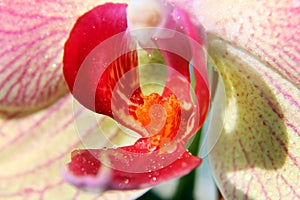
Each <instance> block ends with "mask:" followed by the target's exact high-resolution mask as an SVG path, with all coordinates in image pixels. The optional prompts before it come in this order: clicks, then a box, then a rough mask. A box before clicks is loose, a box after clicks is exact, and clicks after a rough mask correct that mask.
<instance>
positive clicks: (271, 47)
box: [248, 16, 297, 76]
mask: <svg viewBox="0 0 300 200" xmlns="http://www.w3.org/2000/svg"><path fill="white" fill-rule="evenodd" d="M248 19H249V22H250V24H254V23H253V20H252V17H251V16H249V17H248ZM262 28H263V29H265V30H269V27H265V26H262ZM275 29H276V27H273V30H275ZM261 38H263V37H261ZM256 39H257V41H260V42H261V44H263V45H264V46H266V44H268V43H266V42H265V41H261V40H259V39H258V38H256ZM286 40H289V39H288V38H286ZM249 43H250V44H251V42H250V41H249ZM258 44H259V42H257V43H256V46H257V47H258V48H259V49H260V50H261V52H263V54H264V55H267V56H268V57H270V58H273V56H270V54H268V53H267V52H266V51H265V50H264V49H265V48H260V47H259V45H258ZM276 48H277V46H274V45H270V49H276ZM274 59H276V58H274ZM283 61H284V60H283ZM284 62H285V61H284ZM274 63H277V62H274ZM285 63H287V62H285ZM287 65H288V66H289V67H290V68H291V69H292V71H293V72H295V71H297V70H296V69H295V68H294V66H292V65H289V64H288V63H287ZM277 67H278V68H280V66H279V64H277ZM280 69H281V70H282V71H284V73H286V74H287V75H288V76H291V75H292V74H290V72H289V71H288V70H286V69H285V68H280Z"/></svg>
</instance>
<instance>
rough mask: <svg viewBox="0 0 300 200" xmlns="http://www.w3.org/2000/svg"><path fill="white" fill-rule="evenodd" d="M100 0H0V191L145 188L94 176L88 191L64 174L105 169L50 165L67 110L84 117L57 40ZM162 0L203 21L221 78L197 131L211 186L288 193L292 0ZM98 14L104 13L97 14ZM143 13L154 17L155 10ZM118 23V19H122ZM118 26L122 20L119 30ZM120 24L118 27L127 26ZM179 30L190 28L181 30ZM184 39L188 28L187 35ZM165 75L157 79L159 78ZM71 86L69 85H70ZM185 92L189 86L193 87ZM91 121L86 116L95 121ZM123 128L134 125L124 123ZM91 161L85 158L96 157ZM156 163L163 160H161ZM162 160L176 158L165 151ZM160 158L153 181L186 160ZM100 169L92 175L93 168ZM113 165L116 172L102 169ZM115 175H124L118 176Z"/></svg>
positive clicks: (37, 194)
mask: <svg viewBox="0 0 300 200" xmlns="http://www.w3.org/2000/svg"><path fill="white" fill-rule="evenodd" d="M132 2H134V1H132ZM105 3H107V2H105V1H93V0H88V1H77V2H73V1H59V0H57V1H47V2H46V1H45V2H40V1H34V2H30V1H18V0H13V1H6V0H4V1H2V2H1V3H0V9H1V12H0V17H1V22H0V24H1V26H0V35H1V37H0V43H1V44H3V45H2V46H3V47H4V48H2V49H1V50H0V55H1V57H0V63H1V64H0V71H1V73H0V74H1V92H0V98H1V101H0V110H1V119H0V120H1V121H0V126H1V129H0V130H1V131H0V134H1V137H2V139H1V140H0V141H1V143H0V147H1V151H0V152H1V153H0V155H1V156H0V160H1V167H0V169H1V172H0V177H1V185H0V186H1V187H0V191H1V192H0V197H1V198H4V199H16V198H21V199H25V198H27V199H34V198H40V199H54V198H59V199H112V198H116V199H117V198H118V199H133V198H136V197H138V196H140V195H141V194H143V193H144V192H145V191H146V189H144V188H145V187H152V186H153V185H154V184H145V185H144V187H139V186H140V185H139V184H140V183H137V185H135V187H132V188H125V189H130V190H121V189H124V188H118V187H117V185H115V186H114V185H113V186H110V187H107V188H102V189H108V190H107V191H104V192H103V193H100V194H99V193H97V194H95V193H90V192H86V191H84V190H82V189H80V188H77V187H73V186H71V185H70V184H69V183H67V182H66V181H65V179H66V180H68V181H69V182H71V183H73V184H75V185H76V183H80V184H81V186H82V184H83V186H84V187H85V188H86V189H93V190H94V189H95V188H94V187H92V186H93V185H92V184H96V186H97V187H99V186H101V185H105V186H107V183H102V182H101V181H102V180H105V177H104V179H97V181H98V182H97V181H95V179H90V178H89V177H88V178H86V179H85V180H83V181H82V180H81V179H79V180H78V179H77V178H76V176H75V177H74V176H67V177H66V176H65V179H63V177H62V176H61V169H64V166H65V164H66V163H68V162H69V161H68V157H67V155H68V154H69V152H71V151H73V150H74V149H80V148H83V147H84V146H82V144H81V142H82V141H80V140H79V137H78V134H77V130H76V127H75V126H74V124H75V123H74V121H76V120H77V122H78V121H80V122H82V124H83V125H84V124H85V123H83V122H87V121H88V119H89V118H88V117H86V116H83V115H82V112H81V108H79V109H78V110H76V109H75V111H74V108H73V107H72V105H73V104H74V100H73V98H72V95H71V94H69V93H68V89H67V88H66V87H65V82H64V78H63V74H62V72H61V69H62V61H63V54H64V46H65V43H66V41H67V40H68V38H69V40H68V41H70V36H72V30H74V29H72V28H73V26H74V25H75V23H78V24H79V23H80V22H79V19H83V18H82V17H84V16H86V15H84V13H87V12H88V11H90V12H92V11H91V10H93V9H96V6H99V5H102V4H105ZM118 3H122V5H124V3H128V2H127V1H123V2H121V1H118ZM172 3H175V5H176V8H179V9H178V10H179V11H184V12H182V13H183V14H184V13H186V14H187V15H186V16H190V17H191V18H188V19H192V20H190V21H189V20H188V21H184V22H190V23H191V24H192V27H198V28H199V27H201V25H200V24H202V26H203V27H204V30H205V32H206V33H207V52H208V58H209V60H210V63H211V64H212V65H213V67H214V69H215V70H216V71H217V72H218V73H219V74H220V77H221V78H222V81H221V82H223V84H224V87H225V94H226V95H224V96H222V95H215V97H214V99H213V102H212V105H213V106H212V109H211V116H212V117H211V118H212V120H211V125H210V127H209V129H208V133H207V134H208V137H209V139H208V143H211V144H209V145H210V146H213V148H212V150H211V152H209V154H208V155H209V160H210V164H211V167H212V170H213V173H214V177H215V180H216V183H217V185H218V188H219V189H220V191H221V193H222V194H223V196H224V197H225V198H226V199H299V198H300V191H299V188H300V185H299V183H298V179H299V177H300V169H299V162H298V159H299V158H298V156H297V155H298V154H299V146H300V144H299V139H298V138H299V134H300V133H299V129H300V124H299V117H298V112H299V107H300V106H299V103H300V96H299V94H300V93H299V84H300V81H299V78H298V77H299V74H300V71H299V69H298V64H299V63H300V57H299V55H300V54H299V48H298V43H299V42H300V38H299V25H300V23H299V18H300V3H299V2H298V1H285V0H284V1H281V2H272V1H270V2H259V1H257V2H256V1H243V2H236V1H230V0H228V1H223V2H221V3H220V2H217V1H214V0H213V1H206V0H203V1H189V2H180V1H178V2H173V1H172V2H171V4H172ZM150 4H151V3H150ZM172 5H173V4H172ZM135 6H138V5H135ZM131 8H133V9H134V8H135V7H134V6H133V7H131ZM154 8H155V7H154ZM158 10H159V12H158V14H159V15H158V16H164V12H166V13H168V11H166V10H160V9H158ZM154 11H157V10H156V9H154ZM116 13H117V12H116ZM130 13H131V14H132V15H133V16H130V15H128V17H129V18H131V17H133V18H135V17H136V16H134V15H135V12H130ZM155 14H157V13H155ZM117 16H120V15H117V14H116V16H115V17H117ZM184 16H185V15H180V17H184ZM123 17H124V15H123ZM131 19H132V18H131ZM174 19H175V18H174ZM77 20H78V21H77ZM99 20H104V21H105V20H107V18H100V19H99ZM141 20H142V19H141ZM88 21H89V20H88ZM142 21H143V20H142ZM158 21H159V20H158ZM131 22H132V21H131ZM137 22H139V20H138V19H137ZM108 23H110V22H108ZM149 23H150V25H156V26H157V25H159V23H157V21H155V20H154V21H151V22H149ZM178 24H180V22H178V23H177V25H178ZM129 25H130V24H129ZM131 25H140V24H134V23H133V24H131ZM148 25H149V24H148ZM123 26H125V24H123ZM75 27H76V26H75ZM83 27H84V26H83ZM123 28H124V29H126V26H125V27H123ZM168 28H171V30H174V29H175V28H174V27H168ZM120 29H121V28H120ZM176 30H177V29H176ZM179 30H180V25H179ZM197 30H198V29H197ZM107 31H108V32H109V33H108V34H112V33H110V31H112V30H107ZM122 31H123V29H122V30H119V32H122ZM125 33H126V32H125ZM167 33H169V32H167ZM185 33H186V32H185ZM189 33H191V32H189ZM194 33H195V32H194ZM197 33H199V32H197ZM200 33H201V31H200ZM83 34H84V33H83ZM156 34H157V37H158V38H159V37H161V38H162V39H166V38H167V37H172V36H170V35H169V34H166V35H165V34H164V32H158V33H156ZM123 36H125V37H123V38H130V37H129V36H128V35H123ZM131 36H132V35H131ZM133 36H134V35H133ZM136 36H141V37H142V39H145V37H146V38H147V33H146V34H145V35H143V34H137V35H136ZM189 36H190V37H192V38H193V37H194V36H193V34H190V35H189ZM197 36H198V37H199V38H200V39H199V38H198V39H199V40H198V42H199V41H203V37H202V35H201V34H200V35H199V34H198V35H197ZM200 36H201V37H200ZM194 39H196V40H197V37H196V38H194ZM136 40H137V41H140V38H139V37H136ZM76 41H78V42H79V43H80V38H78V39H74V40H73V41H72V42H71V45H74V43H75V42H76ZM143 41H144V40H143ZM146 41H147V42H146V43H141V42H138V45H139V46H140V49H141V51H142V50H143V48H145V47H148V45H149V46H150V47H152V48H153V46H152V45H153V44H152V43H151V42H150V40H146ZM66 44H67V43H66ZM155 45H157V44H155ZM66 46H67V45H66ZM75 46H76V45H75ZM158 46H159V45H158ZM175 46H176V45H175ZM123 47H124V49H125V50H126V49H127V48H130V49H131V50H135V49H132V46H131V43H130V41H128V43H125V44H124V46H123ZM160 47H161V46H160ZM174 48H176V47H174ZM66 51H67V50H66ZM127 52H132V51H127ZM139 53H140V52H139ZM164 53H165V54H164ZM161 54H162V57H164V56H165V58H168V59H169V60H168V59H166V60H165V62H169V63H170V62H172V60H177V59H178V58H176V56H175V57H174V56H173V55H170V54H169V55H168V56H167V57H166V54H167V52H162V53H161ZM129 56H132V57H131V58H133V59H134V58H135V56H136V55H135V54H134V53H133V54H130V55H129ZM157 56H158V57H159V58H161V57H160V56H161V55H157ZM76 58H77V57H76ZM196 58H197V57H196ZM74 59H75V58H74ZM121 61H122V60H121ZM193 61H194V60H193ZM195 62H196V60H195V61H194V62H193V64H194V65H195V66H197V64H196V63H195ZM183 63H184V62H183ZM130 64H132V63H129V67H130ZM170 65H171V66H172V64H170ZM181 74H184V72H182V73H181ZM135 75H136V71H134V70H133V75H132V76H135ZM204 77H205V75H204ZM131 78H132V77H131ZM204 79H205V78H204ZM186 80H188V78H186ZM196 80H197V79H196ZM67 82H68V80H67ZM68 83H69V82H68ZM79 83H80V81H79ZM81 83H82V82H81ZM165 84H166V85H168V81H166V83H165ZM170 85H172V84H170ZM79 86H80V84H79ZM69 87H70V85H69ZM121 89H122V87H121V88H120V90H121ZM196 89H197V87H196ZM71 91H72V92H73V95H74V96H75V97H76V93H74V91H73V90H71ZM196 91H197V90H195V93H196ZM195 96H196V97H197V93H196V95H195ZM77 98H78V97H77ZM82 98H83V99H80V97H79V98H78V99H79V102H81V103H82V104H83V105H84V106H86V107H89V106H88V105H89V104H86V102H84V100H85V99H84V96H83V97H82ZM222 98H226V103H225V109H224V110H223V111H221V112H220V110H218V106H216V107H214V105H218V102H219V101H220V100H222ZM196 99H197V98H196ZM190 100H191V99H187V101H190ZM121 105H123V104H121ZM93 106H94V105H93ZM94 108H96V109H95V110H94V111H97V112H99V113H105V114H106V115H112V112H110V111H111V110H112V109H110V110H106V111H103V110H100V111H99V110H97V107H92V110H93V109H94ZM198 113H199V112H198ZM205 115H206V114H205V113H204V114H203V115H200V116H201V117H199V119H200V120H199V121H198V123H197V125H196V126H195V127H197V128H199V126H201V124H202V123H203V121H202V116H205ZM220 116H222V117H224V125H223V127H221V128H222V130H221V134H220V136H219V135H216V134H217V133H219V132H220V131H219V130H218V129H220V127H216V126H213V123H214V119H218V118H220ZM122 117H124V116H123V115H120V116H119V115H117V120H118V122H119V123H120V124H121V125H120V127H121V126H124V127H126V126H129V127H130V124H126V120H124V118H122ZM100 121H101V122H102V121H103V124H104V125H103V127H102V128H103V129H105V127H110V128H109V129H108V130H104V132H108V134H110V131H111V132H113V131H112V129H114V128H115V127H113V126H111V124H112V123H111V120H109V118H101V119H100ZM95 124H96V125H97V124H98V121H96V123H95ZM95 124H94V125H95ZM118 127H119V126H118ZM77 128H82V129H81V130H80V131H79V132H80V133H82V134H83V135H84V136H85V135H87V134H90V133H91V132H92V131H93V130H94V128H95V127H91V126H90V124H88V126H80V127H77ZM130 128H132V129H134V130H136V131H138V130H137V128H136V127H130ZM192 132H193V133H194V131H192ZM108 136H109V135H108ZM146 136H147V135H146ZM216 137H218V140H217V143H216V144H215V143H214V142H213V141H214V140H213V138H216ZM148 138H149V137H148ZM150 138H151V137H150ZM187 138H189V137H187ZM210 138H212V140H210ZM118 139H119V140H120V138H118ZM167 139H168V138H167ZM183 141H185V139H183ZM87 142H88V143H89V142H93V141H87ZM126 142H127V141H125V142H124V143H122V145H124V144H126ZM142 142H143V141H142ZM146 142H147V141H146ZM153 142H154V140H153ZM91 144H92V143H89V145H91ZM142 144H144V143H142ZM146 144H147V145H146V147H145V149H146V150H147V153H149V147H151V146H149V142H148V143H146ZM151 144H152V143H151ZM153 144H156V143H153ZM164 144H165V143H164V142H162V143H158V144H157V145H154V148H155V149H156V148H157V149H160V147H163V146H164ZM130 145H131V146H130ZM130 145H128V144H127V145H126V146H127V147H126V149H125V150H126V151H136V150H137V149H136V148H135V147H136V146H135V145H141V143H136V144H135V145H133V144H132V143H130ZM132 145H133V146H132ZM124 146H125V145H124ZM152 147H153V146H152ZM158 147H159V148H158ZM112 149H113V150H117V149H118V148H117V149H114V148H112ZM145 149H142V150H145ZM138 150H141V148H138ZM150 150H151V148H150ZM168 151H172V148H171V150H169V149H167V152H163V153H168ZM78 152H79V153H78ZM90 152H91V151H90ZM180 152H181V153H182V152H185V151H180ZM84 153H85V152H84V151H83V154H84ZM98 153H99V151H96V154H98ZM159 153H161V152H159ZM81 154H82V152H80V151H75V152H74V153H73V158H74V157H76V155H81ZM154 155H155V151H154ZM184 155H186V156H187V157H186V158H187V160H192V161H195V162H193V164H195V165H198V164H199V163H200V162H199V160H197V158H196V157H195V156H191V155H189V154H184ZM93 158H95V157H93ZM181 158H182V157H181ZM179 160H180V159H179ZM93 161H94V160H93ZM90 163H91V162H90ZM115 163H118V162H115ZM181 163H182V162H180V164H181ZM93 164H96V161H95V163H93ZM195 165H194V166H191V168H194V167H195ZM168 166H171V167H172V164H171V165H168ZM173 166H175V168H177V167H176V166H177V165H176V163H175V164H174V165H173ZM83 167H86V165H84V166H83ZM162 169H164V168H162ZM166 169H167V170H168V168H166ZM178 169H179V168H178ZM134 170H137V169H136V168H135V169H134ZM167 170H166V171H164V172H163V173H162V174H163V175H162V177H163V178H162V180H161V181H164V180H165V179H169V178H174V177H178V176H181V175H183V174H185V173H187V172H188V171H190V170H191V169H190V168H189V169H188V170H186V171H184V170H185V169H181V170H180V169H179V170H178V173H175V174H171V175H170V174H168V172H167ZM100 171H101V170H100ZM171 171H172V170H171ZM64 172H65V171H64ZM106 172H107V171H104V172H103V173H102V174H101V175H104V176H105V175H106V174H107V173H106ZM110 172H111V171H110ZM113 174H116V175H120V173H114V171H113ZM69 175H70V174H69ZM121 175H124V174H121ZM126 175H128V174H126ZM151 175H152V174H151ZM76 181H79V182H76ZM122 181H123V183H126V180H122ZM128 181H129V180H128ZM154 182H155V180H154ZM157 182H159V181H157ZM144 183H145V182H142V184H144ZM80 184H79V185H80ZM79 185H77V186H79ZM139 188H141V189H139ZM98 189H101V188H98Z"/></svg>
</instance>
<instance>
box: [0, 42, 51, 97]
mask: <svg viewBox="0 0 300 200" xmlns="http://www.w3.org/2000/svg"><path fill="white" fill-rule="evenodd" d="M51 45H52V44H49V45H48V46H47V47H46V48H45V49H44V50H43V51H40V52H39V53H38V54H37V55H36V56H39V55H40V54H44V53H45V52H46V51H47V48H48V47H50V46H51ZM50 59H53V58H52V57H51V58H50ZM50 59H49V60H50ZM49 60H47V61H49ZM30 62H32V60H28V61H27V62H26V63H25V64H24V66H28V65H29V64H30ZM43 68H44V66H43V65H42V64H41V65H39V66H38V68H37V69H36V71H37V72H39V71H42V69H43ZM21 69H22V67H21ZM21 69H20V68H16V69H15V70H14V72H13V73H12V74H10V75H9V76H8V77H9V78H11V77H12V76H13V75H14V73H16V72H17V70H21ZM22 71H23V72H22V73H21V74H20V75H19V78H17V79H16V81H15V82H14V83H13V84H11V86H10V88H9V89H8V92H7V93H6V94H5V96H4V97H3V98H1V100H0V103H2V102H3V101H5V100H6V99H7V98H8V96H9V94H10V91H11V90H12V89H13V88H14V87H15V86H16V85H18V84H19V83H20V81H21V80H22V78H23V77H25V75H26V73H27V68H26V67H23V70H22ZM35 74H36V73H34V74H33V75H32V76H33V77H34V76H35ZM33 77H32V78H33ZM4 84H5V81H4V82H2V84H1V85H4ZM28 84H33V83H32V82H28V83H27V84H26V87H28ZM1 85H0V87H1ZM36 85H37V86H39V83H38V84H36ZM20 89H24V88H20ZM35 92H37V90H35ZM20 93H22V91H19V92H18V94H20ZM24 94H25V92H23V95H19V97H20V96H22V97H24Z"/></svg>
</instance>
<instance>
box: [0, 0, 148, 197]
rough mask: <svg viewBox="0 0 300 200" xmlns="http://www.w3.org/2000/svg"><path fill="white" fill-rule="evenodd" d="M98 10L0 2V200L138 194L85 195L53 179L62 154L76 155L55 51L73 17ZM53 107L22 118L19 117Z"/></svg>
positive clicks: (90, 1) (52, 1) (87, 5)
mask: <svg viewBox="0 0 300 200" xmlns="http://www.w3.org/2000/svg"><path fill="white" fill-rule="evenodd" d="M100 3H103V1H99V0H87V1H71V0H65V1H59V0H47V1H44V0H42V1H40V0H35V1H29V0H10V1H8V0H3V1H1V2H0V44H1V48H0V111H1V113H9V115H6V116H5V117H1V118H0V138H1V139H0V163H1V165H0V179H1V180H2V181H1V183H0V199H8V200H9V199H49V200H52V199H62V200H64V199H66V200H67V199H74V200H76V199H80V200H81V199H92V200H96V199H134V198H135V197H137V196H139V195H141V194H142V193H144V192H145V190H136V191H135V190H131V191H124V192H120V191H107V192H105V193H103V194H95V193H89V192H84V191H81V190H78V189H77V188H75V187H72V186H70V185H69V184H67V183H65V182H64V181H63V180H62V177H61V170H62V167H64V165H65V163H67V162H68V159H69V153H70V152H71V151H72V150H73V149H75V148H80V147H81V146H80V144H81V142H80V141H79V136H78V134H77V132H76V129H75V124H74V116H73V110H72V104H73V102H72V97H71V96H70V95H66V96H65V97H63V94H65V93H66V89H65V86H64V82H63V79H62V75H61V60H62V51H63V45H64V42H65V40H66V39H67V37H68V34H69V31H70V29H71V27H72V25H73V24H74V23H75V21H76V19H77V18H78V16H80V15H82V14H83V13H84V12H86V11H87V10H89V9H91V8H92V7H93V6H95V5H97V4H100ZM54 101H56V103H55V104H53V105H50V106H49V107H47V108H46V109H41V110H39V111H36V112H34V113H31V114H30V115H25V116H24V115H23V114H22V113H20V112H25V111H31V110H35V109H37V108H41V107H44V106H47V105H49V104H50V103H51V102H54ZM15 111H17V112H15ZM81 114H82V113H81V112H76V113H74V115H75V117H79V116H80V115H81ZM94 125H95V124H94ZM91 130H92V129H91V127H90V128H88V129H86V130H85V131H84V133H82V134H90V131H91Z"/></svg>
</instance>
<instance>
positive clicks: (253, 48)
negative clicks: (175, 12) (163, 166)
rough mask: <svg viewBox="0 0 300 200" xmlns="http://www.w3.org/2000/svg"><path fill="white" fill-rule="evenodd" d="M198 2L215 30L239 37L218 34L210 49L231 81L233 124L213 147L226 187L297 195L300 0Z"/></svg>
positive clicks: (238, 192) (262, 194)
mask: <svg viewBox="0 0 300 200" xmlns="http://www.w3.org/2000/svg"><path fill="white" fill-rule="evenodd" d="M194 6H195V8H196V9H195V12H194V13H195V14H197V13H199V14H197V16H198V18H199V20H200V21H201V23H202V24H203V25H204V26H205V28H206V29H207V30H208V31H209V32H212V33H214V34H217V35H218V36H219V37H221V38H224V39H226V40H228V41H229V42H230V43H231V44H233V45H237V47H236V46H232V45H228V44H226V42H217V43H214V44H212V45H211V49H210V54H211V55H212V56H214V57H215V59H216V60H218V61H217V62H218V64H219V65H220V66H219V67H218V68H219V70H221V71H223V72H222V75H223V78H224V79H225V80H226V85H227V86H226V87H227V93H226V94H227V101H228V103H227V109H226V112H228V113H227V114H226V116H227V118H225V119H226V123H227V126H228V127H230V128H227V130H226V129H224V131H223V133H222V137H221V138H220V140H219V143H218V144H217V145H216V147H215V153H213V154H212V155H211V156H212V157H211V161H212V166H213V169H214V170H215V176H216V178H217V180H218V183H219V186H220V188H221V190H222V192H223V194H224V195H225V196H226V197H227V198H228V199H241V198H244V199H247V198H248V199H279V198H280V199H299V193H300V192H299V181H298V179H299V176H300V169H299V159H298V156H297V155H298V154H299V130H300V125H299V117H298V116H299V114H298V112H299V101H300V100H299V80H300V79H299V72H300V71H299V67H298V66H299V63H300V57H299V55H300V54H299V52H300V51H299V41H300V39H299V19H300V18H299V16H300V4H299V2H298V1H223V2H222V4H220V3H219V2H218V1H195V2H194ZM229 10H230V12H228V11H229ZM200 13H201V14H200ZM212 13H213V14H212ZM210 43H211V42H210ZM239 48H243V49H245V50H246V51H247V52H246V53H245V52H244V53H243V50H239ZM249 53H250V54H252V55H253V56H250V55H249ZM222 60H223V61H222ZM223 64H224V65H223ZM246 100H247V101H246ZM263 105H264V106H263ZM217 152H219V153H220V152H228V153H226V154H225V155H224V154H222V153H220V154H219V156H218V155H217Z"/></svg>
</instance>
